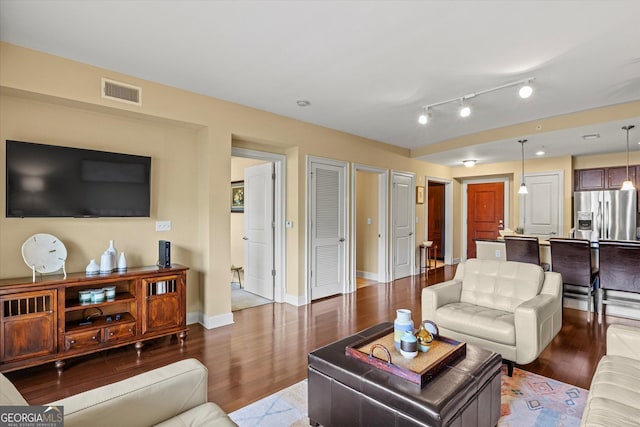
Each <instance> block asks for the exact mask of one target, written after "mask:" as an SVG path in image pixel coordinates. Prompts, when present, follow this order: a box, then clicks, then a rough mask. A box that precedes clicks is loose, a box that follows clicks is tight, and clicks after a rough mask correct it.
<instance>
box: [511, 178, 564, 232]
mask: <svg viewBox="0 0 640 427" xmlns="http://www.w3.org/2000/svg"><path fill="white" fill-rule="evenodd" d="M562 181H563V180H562V173H561V172H550V173H540V174H533V175H526V176H525V178H524V182H525V184H526V185H527V189H528V191H529V193H528V194H525V195H524V196H523V204H522V205H521V206H523V209H522V210H523V211H524V218H521V224H524V233H525V234H529V235H532V236H537V237H538V238H540V239H548V238H549V237H558V236H560V235H561V234H562V225H563V224H562V197H561V195H562Z"/></svg>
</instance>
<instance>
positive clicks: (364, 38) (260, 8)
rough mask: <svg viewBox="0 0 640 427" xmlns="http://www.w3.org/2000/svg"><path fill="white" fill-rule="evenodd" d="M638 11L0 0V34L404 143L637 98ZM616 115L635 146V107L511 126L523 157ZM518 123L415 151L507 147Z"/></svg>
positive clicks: (552, 4)
mask: <svg viewBox="0 0 640 427" xmlns="http://www.w3.org/2000/svg"><path fill="white" fill-rule="evenodd" d="M639 16H640V1H638V0H629V1H624V0H617V1H606V0H602V1H523V0H520V1H516V0H512V1H310V0H307V1H297V2H294V1H204V0H201V1H175V0H174V1H168V0H164V1H155V0H137V1H134V0H121V1H98V0H86V1H76V0H70V1H69V0H42V1H38V0H29V1H21V0H0V39H2V40H3V41H6V42H9V43H13V44H17V45H21V46H25V47H29V48H33V49H36V50H40V51H44V52H49V53H52V54H54V55H59V56H62V57H66V58H70V59H73V60H76V61H80V62H84V63H88V64H92V65H96V66H99V67H104V68H107V69H111V70H115V71H118V72H122V73H126V74H130V75H134V76H137V77H141V78H144V79H148V80H152V81H156V82H160V83H164V84H167V85H170V86H175V87H178V88H182V89H186V90H189V91H193V92H197V93H202V94H206V95H210V96H213V97H216V98H221V99H225V100H229V101H233V102H237V103H240V104H244V105H248V106H251V107H255V108H258V109H262V110H266V111H271V112H274V113H277V114H281V115H284V116H288V117H293V118H296V119H299V120H303V121H306V122H311V123H316V124H318V125H322V126H326V127H329V128H333V129H338V130H341V131H344V132H348V133H352V134H356V135H361V136H364V137H367V138H372V139H375V140H378V141H382V142H386V143H389V144H394V145H398V146H402V147H406V148H410V149H415V148H419V147H424V146H427V145H430V144H434V143H438V142H442V141H446V140H449V139H451V138H456V137H460V136H464V135H471V134H474V133H477V132H480V131H484V130H489V129H494V128H498V127H503V126H508V125H513V124H517V123H522V122H528V121H532V120H539V119H544V118H548V117H551V116H555V115H559V114H566V113H572V112H577V111H584V110H589V109H593V108H597V107H602V106H608V105H614V104H620V103H625V102H630V101H637V100H640V21H639V18H638V17H639ZM0 67H1V64H0ZM528 77H534V78H535V93H534V95H533V96H532V97H531V98H529V99H527V100H522V99H519V98H518V97H517V94H516V92H517V87H516V88H510V89H502V90H498V91H494V92H491V93H488V94H484V95H480V96H478V97H476V98H474V99H473V100H472V106H473V107H474V108H475V110H474V113H473V114H472V116H471V117H469V118H467V119H460V118H459V117H457V114H456V111H455V110H456V108H457V105H456V104H455V103H452V104H447V105H443V106H441V107H436V108H434V109H433V120H432V122H431V123H429V124H428V125H427V126H421V125H418V124H417V122H416V118H417V116H418V114H419V113H420V111H421V109H422V107H423V106H425V105H428V104H433V103H437V102H440V101H444V100H448V99H452V98H459V97H462V96H464V95H467V94H469V93H473V92H478V91H481V90H484V89H489V88H493V87H496V86H499V85H503V84H505V83H509V82H513V81H516V80H520V79H523V78H528ZM300 99H305V100H309V101H310V102H311V105H310V106H309V107H305V108H300V107H298V106H297V105H296V101H297V100H300ZM625 124H635V125H636V126H638V129H635V130H634V131H635V132H634V131H632V140H633V141H634V144H633V146H632V149H639V148H640V146H638V145H637V144H635V142H637V141H638V140H640V117H636V118H634V119H632V120H627V121H625V122H615V123H605V124H601V125H594V126H589V127H585V128H580V129H573V130H565V131H561V132H553V133H551V132H550V133H544V134H536V135H522V137H526V138H528V139H529V143H528V144H527V146H526V147H527V148H526V150H527V157H532V156H533V150H534V148H535V146H536V145H544V146H545V151H547V153H548V154H547V155H551V156H556V155H567V154H593V153H599V152H603V151H607V152H611V151H623V150H624V149H625V147H626V144H625V141H626V137H625V134H624V132H623V131H622V130H620V127H621V126H622V125H625ZM588 133H600V134H601V138H600V139H598V140H595V141H584V140H582V138H581V136H582V135H583V134H588ZM634 133H635V135H634ZM517 139H518V138H515V139H514V140H508V141H495V142H491V143H488V144H483V145H482V146H469V147H467V148H464V149H458V150H453V151H445V152H440V153H436V154H432V155H429V156H425V157H422V158H425V159H428V160H430V161H433V162H436V163H441V164H449V165H459V162H460V161H461V160H462V159H464V158H475V159H478V160H481V161H483V162H494V161H504V160H515V159H519V158H520V146H519V144H518V143H517V142H516V141H517Z"/></svg>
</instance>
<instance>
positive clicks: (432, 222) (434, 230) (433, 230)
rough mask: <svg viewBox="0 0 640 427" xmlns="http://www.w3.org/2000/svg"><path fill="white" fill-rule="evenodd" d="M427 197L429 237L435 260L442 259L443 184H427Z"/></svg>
mask: <svg viewBox="0 0 640 427" xmlns="http://www.w3.org/2000/svg"><path fill="white" fill-rule="evenodd" d="M428 194H429V195H428V197H427V203H428V207H427V209H428V217H429V224H428V227H429V237H428V239H429V240H431V241H432V242H433V245H434V247H435V252H436V258H438V259H443V258H444V239H443V236H444V184H442V183H439V182H429V193H428Z"/></svg>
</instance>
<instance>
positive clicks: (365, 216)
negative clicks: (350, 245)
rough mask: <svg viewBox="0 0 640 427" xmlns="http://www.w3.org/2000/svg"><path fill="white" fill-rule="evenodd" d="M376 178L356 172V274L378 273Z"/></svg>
mask: <svg viewBox="0 0 640 427" xmlns="http://www.w3.org/2000/svg"><path fill="white" fill-rule="evenodd" d="M378 176H379V175H378V174H375V173H371V172H363V171H357V172H356V224H355V225H356V271H357V272H364V273H374V274H377V273H378V221H379V217H378V216H379V215H378V199H379V197H378ZM369 219H370V220H371V224H369V223H368V220H369Z"/></svg>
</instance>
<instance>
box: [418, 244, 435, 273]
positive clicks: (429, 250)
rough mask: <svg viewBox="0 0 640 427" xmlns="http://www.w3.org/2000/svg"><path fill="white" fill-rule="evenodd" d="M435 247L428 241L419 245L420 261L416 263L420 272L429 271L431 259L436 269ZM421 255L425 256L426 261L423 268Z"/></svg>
mask: <svg viewBox="0 0 640 427" xmlns="http://www.w3.org/2000/svg"><path fill="white" fill-rule="evenodd" d="M435 249H436V247H435V246H434V245H433V242H432V241H430V240H428V241H426V242H422V243H421V244H420V260H419V261H418V262H419V264H420V272H422V269H423V268H424V269H426V270H427V271H428V270H430V269H431V258H433V267H434V268H435V267H436V252H435ZM423 254H424V255H425V257H426V258H427V259H426V263H425V267H423V266H422V257H423Z"/></svg>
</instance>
